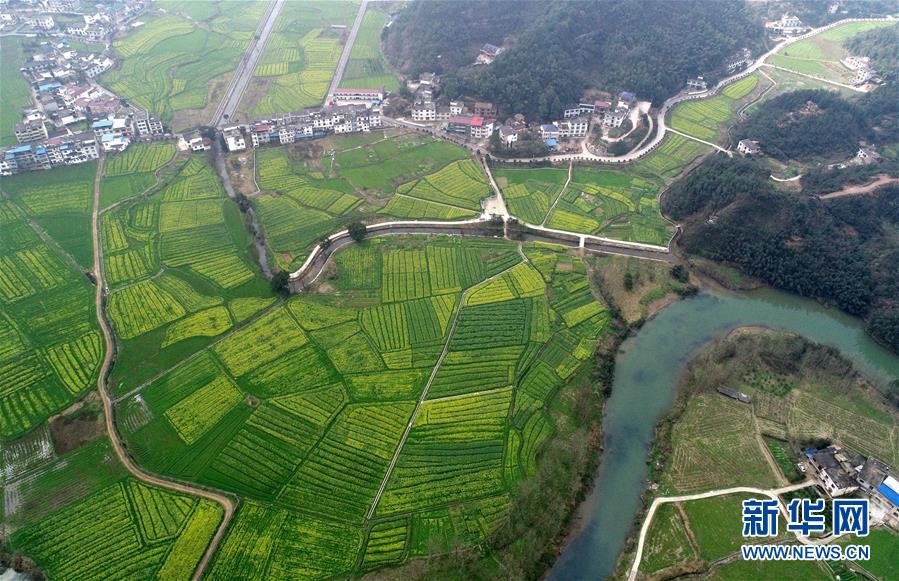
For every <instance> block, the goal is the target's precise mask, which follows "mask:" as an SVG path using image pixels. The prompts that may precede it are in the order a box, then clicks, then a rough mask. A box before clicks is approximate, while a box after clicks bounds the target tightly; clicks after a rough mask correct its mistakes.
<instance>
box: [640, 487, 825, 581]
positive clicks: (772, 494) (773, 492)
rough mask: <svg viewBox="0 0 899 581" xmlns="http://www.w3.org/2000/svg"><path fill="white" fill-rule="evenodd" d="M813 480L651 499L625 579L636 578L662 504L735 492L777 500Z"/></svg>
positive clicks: (779, 504) (804, 539)
mask: <svg viewBox="0 0 899 581" xmlns="http://www.w3.org/2000/svg"><path fill="white" fill-rule="evenodd" d="M813 484H814V482H812V481H810V480H806V481H803V482H800V483H798V484H793V485H791V486H784V487H782V488H773V489H769V490H765V489H762V488H753V487H750V486H738V487H736V488H724V489H718V490H710V491H708V492H700V493H699V494H688V495H685V496H660V497H658V498H656V499H655V500H653V501H652V505H651V506H650V507H649V512H647V513H646V519H645V520H644V521H643V527H642V528H641V529H640V538H639V540H638V542H637V554H636V555H635V556H634V564H633V565H631V569H630V571H629V572H628V576H627V580H628V581H635V579H636V578H637V572H638V571H639V570H640V561H641V560H642V559H643V549H644V545H645V544H646V535H647V534H648V533H649V525H650V524H651V523H652V517H653V516H654V515H655V513H656V510H657V509H658V508H659V507H660V506H661V505H663V504H666V503H670V502H685V501H688V500H701V499H703V498H712V497H715V496H725V495H728V494H737V493H741V492H744V493H747V494H757V495H760V496H767V497H768V498H770V499H773V500H779V499H778V496H780V495H781V494H785V493H787V492H792V491H794V490H801V489H803V488H808V487H809V486H812V485H813ZM777 506H778V508H779V509H780V512H781V514H783V515H784V518H787V519H789V517H788V515H787V510H786V508H784V506H783V503H781V502H778V503H777ZM796 539H797V540H798V541H799V542H800V543H802V544H816V543H815V541H811V540H809V539H808V538H806V537H803V536H801V535H798V534H797V535H796Z"/></svg>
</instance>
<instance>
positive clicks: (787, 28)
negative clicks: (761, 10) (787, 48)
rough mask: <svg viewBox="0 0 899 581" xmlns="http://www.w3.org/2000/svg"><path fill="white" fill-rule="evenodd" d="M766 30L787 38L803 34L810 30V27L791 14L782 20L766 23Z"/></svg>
mask: <svg viewBox="0 0 899 581" xmlns="http://www.w3.org/2000/svg"><path fill="white" fill-rule="evenodd" d="M765 28H766V29H768V30H769V31H770V32H773V33H777V34H783V35H787V36H793V35H797V34H802V33H803V32H805V31H806V30H809V27H808V26H806V25H805V24H803V23H802V21H801V20H799V17H798V16H793V15H790V14H784V15H783V16H781V17H780V20H775V21H774V22H767V23H765Z"/></svg>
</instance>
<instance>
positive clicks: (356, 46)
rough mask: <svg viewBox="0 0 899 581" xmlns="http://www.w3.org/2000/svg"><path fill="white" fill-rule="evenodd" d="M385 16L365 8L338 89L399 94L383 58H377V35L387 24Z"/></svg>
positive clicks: (380, 56) (379, 39)
mask: <svg viewBox="0 0 899 581" xmlns="http://www.w3.org/2000/svg"><path fill="white" fill-rule="evenodd" d="M387 18H388V16H387V14H385V13H384V12H380V11H378V10H374V9H371V8H369V9H368V10H366V12H365V17H364V19H363V20H362V26H361V27H360V28H359V33H358V34H357V35H356V42H354V43H353V50H352V52H351V53H350V60H349V61H348V62H347V67H346V70H345V71H344V73H343V78H342V79H341V80H340V86H341V87H360V88H376V87H384V88H385V89H387V90H388V91H391V92H394V93H395V92H397V91H399V90H400V81H399V79H398V78H397V77H396V75H394V74H392V73H391V71H390V67H389V65H388V64H387V61H386V60H385V58H384V55H383V54H381V31H382V30H383V29H384V25H385V24H386V23H387Z"/></svg>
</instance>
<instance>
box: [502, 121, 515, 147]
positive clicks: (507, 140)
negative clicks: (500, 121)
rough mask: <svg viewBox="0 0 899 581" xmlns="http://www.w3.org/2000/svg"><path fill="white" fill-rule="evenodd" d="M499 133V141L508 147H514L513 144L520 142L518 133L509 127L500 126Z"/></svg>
mask: <svg viewBox="0 0 899 581" xmlns="http://www.w3.org/2000/svg"><path fill="white" fill-rule="evenodd" d="M497 131H498V132H499V140H500V142H501V143H502V144H503V145H505V146H506V147H512V144H513V143H515V142H516V141H518V132H517V131H515V130H514V129H512V128H511V127H509V126H508V125H500V128H499V129H498V130H497Z"/></svg>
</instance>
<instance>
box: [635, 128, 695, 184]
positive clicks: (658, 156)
mask: <svg viewBox="0 0 899 581" xmlns="http://www.w3.org/2000/svg"><path fill="white" fill-rule="evenodd" d="M711 150H712V148H711V147H709V146H708V145H704V144H702V143H699V142H698V141H694V140H692V139H689V138H687V137H684V136H683V135H677V134H674V135H667V136H666V137H665V141H663V142H662V145H660V146H659V147H657V148H656V149H654V150H653V151H652V153H650V154H649V155H647V156H646V157H645V158H643V159H642V160H640V161H638V162H637V163H636V164H635V165H634V166H632V167H631V169H630V172H631V173H634V174H637V175H640V174H644V173H646V174H649V175H653V176H658V177H660V178H662V179H663V180H665V181H670V180H673V179H675V178H677V177H678V176H679V175H680V174H681V173H682V172H683V170H684V168H685V167H687V166H688V165H689V164H690V163H691V162H692V161H693V160H695V159H696V158H698V157H699V156H701V155H704V154H706V153H708V152H710V151H711Z"/></svg>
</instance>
